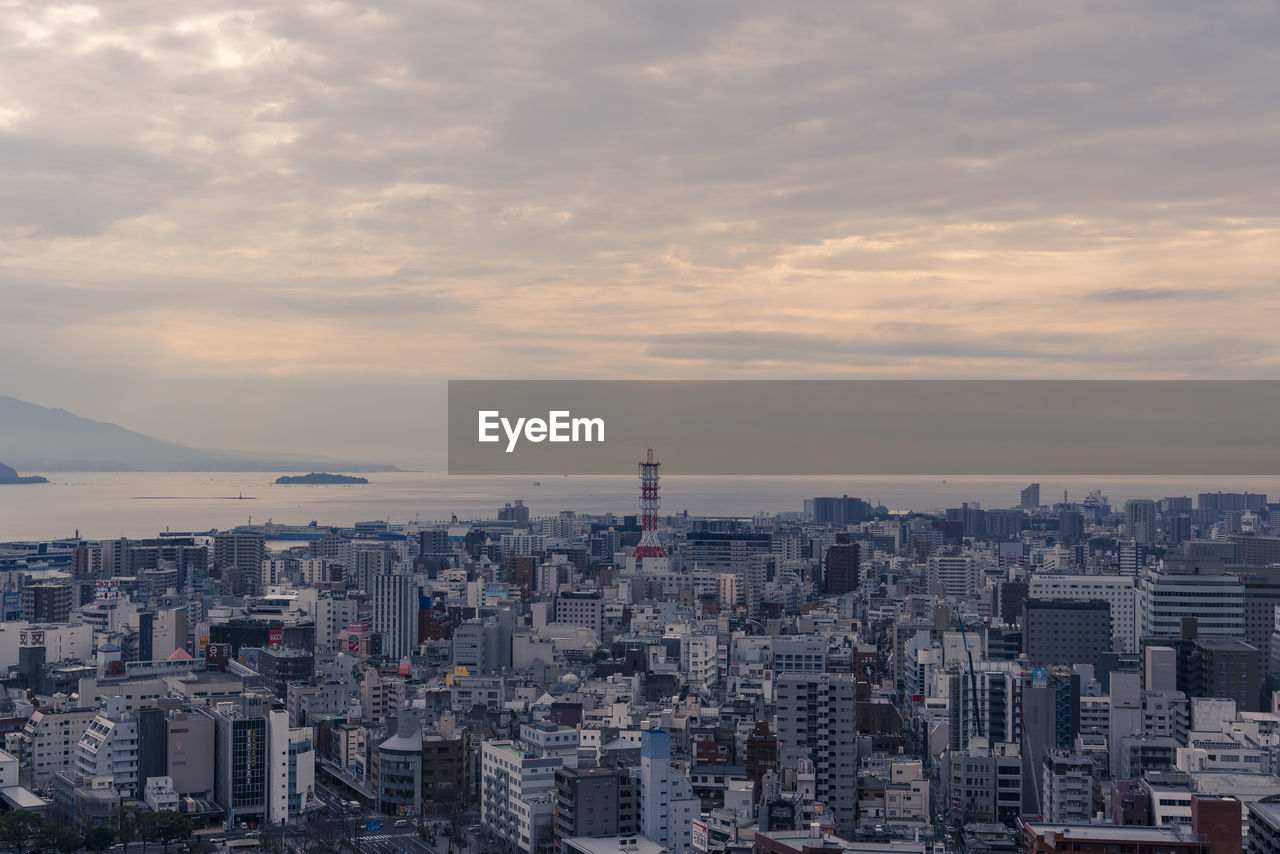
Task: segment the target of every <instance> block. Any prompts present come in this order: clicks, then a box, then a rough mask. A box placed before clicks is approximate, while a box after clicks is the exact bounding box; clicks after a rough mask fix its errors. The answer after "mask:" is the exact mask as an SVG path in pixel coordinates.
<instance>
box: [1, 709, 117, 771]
mask: <svg viewBox="0 0 1280 854" xmlns="http://www.w3.org/2000/svg"><path fill="white" fill-rule="evenodd" d="M97 716H98V710H97V709H68V710H65V711H51V712H40V711H37V712H34V713H32V715H31V717H30V718H28V719H27V722H26V723H25V724H23V726H22V730H21V731H20V732H19V733H17V743H16V744H14V745H13V749H14V750H15V751H16V752H17V753H18V754H19V756H20V757H21V758H22V759H23V760H24V762H25V763H26V765H25V767H23V769H22V771H23V781H22V785H24V786H26V787H27V788H28V789H42V788H44V787H45V786H46V785H48V783H49V780H51V779H52V778H53V775H54V774H56V773H58V772H59V771H70V770H72V769H74V768H75V765H76V746H77V745H78V744H79V743H80V739H81V738H83V737H84V733H85V730H87V729H88V728H89V724H90V722H92V721H93V719H94V718H96V717H97ZM12 741H13V740H12V739H11V742H12Z"/></svg>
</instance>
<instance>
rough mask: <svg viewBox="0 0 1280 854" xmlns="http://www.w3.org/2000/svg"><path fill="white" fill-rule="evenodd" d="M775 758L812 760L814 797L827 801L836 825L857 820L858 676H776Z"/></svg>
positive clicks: (844, 829)
mask: <svg viewBox="0 0 1280 854" xmlns="http://www.w3.org/2000/svg"><path fill="white" fill-rule="evenodd" d="M776 690H777V707H778V716H777V720H778V761H779V764H780V765H782V766H783V767H795V766H796V764H797V763H798V762H800V761H801V760H806V761H809V762H812V763H813V768H814V773H815V780H814V782H815V789H816V798H817V800H818V802H819V803H824V804H826V805H827V806H828V807H830V809H831V811H832V817H833V818H834V820H835V822H836V830H837V832H838V833H840V834H841V835H842V836H845V837H846V838H851V837H852V835H853V832H854V829H855V827H856V825H857V814H856V813H857V807H856V804H857V797H856V787H857V783H856V780H857V777H856V775H854V774H852V773H850V769H852V768H856V767H857V764H858V726H857V682H856V681H855V679H854V677H853V676H852V675H849V674H830V673H797V672H790V673H784V674H782V675H781V676H779V677H778V679H777V689H776Z"/></svg>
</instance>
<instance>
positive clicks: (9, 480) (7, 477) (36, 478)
mask: <svg viewBox="0 0 1280 854" xmlns="http://www.w3.org/2000/svg"><path fill="white" fill-rule="evenodd" d="M48 482H49V478H47V477H41V476H40V475H38V474H33V475H29V476H27V477H22V476H20V475H19V474H18V472H17V471H16V470H15V469H13V468H12V467H10V466H7V465H5V464H4V463H0V484H3V485H8V484H13V483H48Z"/></svg>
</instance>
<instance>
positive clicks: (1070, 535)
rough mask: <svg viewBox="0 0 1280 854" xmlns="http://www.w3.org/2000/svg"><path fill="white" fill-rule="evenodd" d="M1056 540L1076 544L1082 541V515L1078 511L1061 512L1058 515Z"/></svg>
mask: <svg viewBox="0 0 1280 854" xmlns="http://www.w3.org/2000/svg"><path fill="white" fill-rule="evenodd" d="M1058 539H1059V540H1060V541H1062V542H1064V543H1078V542H1080V541H1081V540H1083V539H1084V514H1083V513H1081V512H1080V511H1079V510H1063V511H1062V512H1060V513H1059V514H1058Z"/></svg>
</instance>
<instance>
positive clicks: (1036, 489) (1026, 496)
mask: <svg viewBox="0 0 1280 854" xmlns="http://www.w3.org/2000/svg"><path fill="white" fill-rule="evenodd" d="M1018 506H1019V507H1022V508H1023V509H1026V510H1035V509H1036V508H1037V507H1039V506H1040V484H1038V483H1032V484H1028V485H1027V488H1026V489H1024V490H1022V493H1021V494H1020V495H1019V501H1018Z"/></svg>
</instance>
